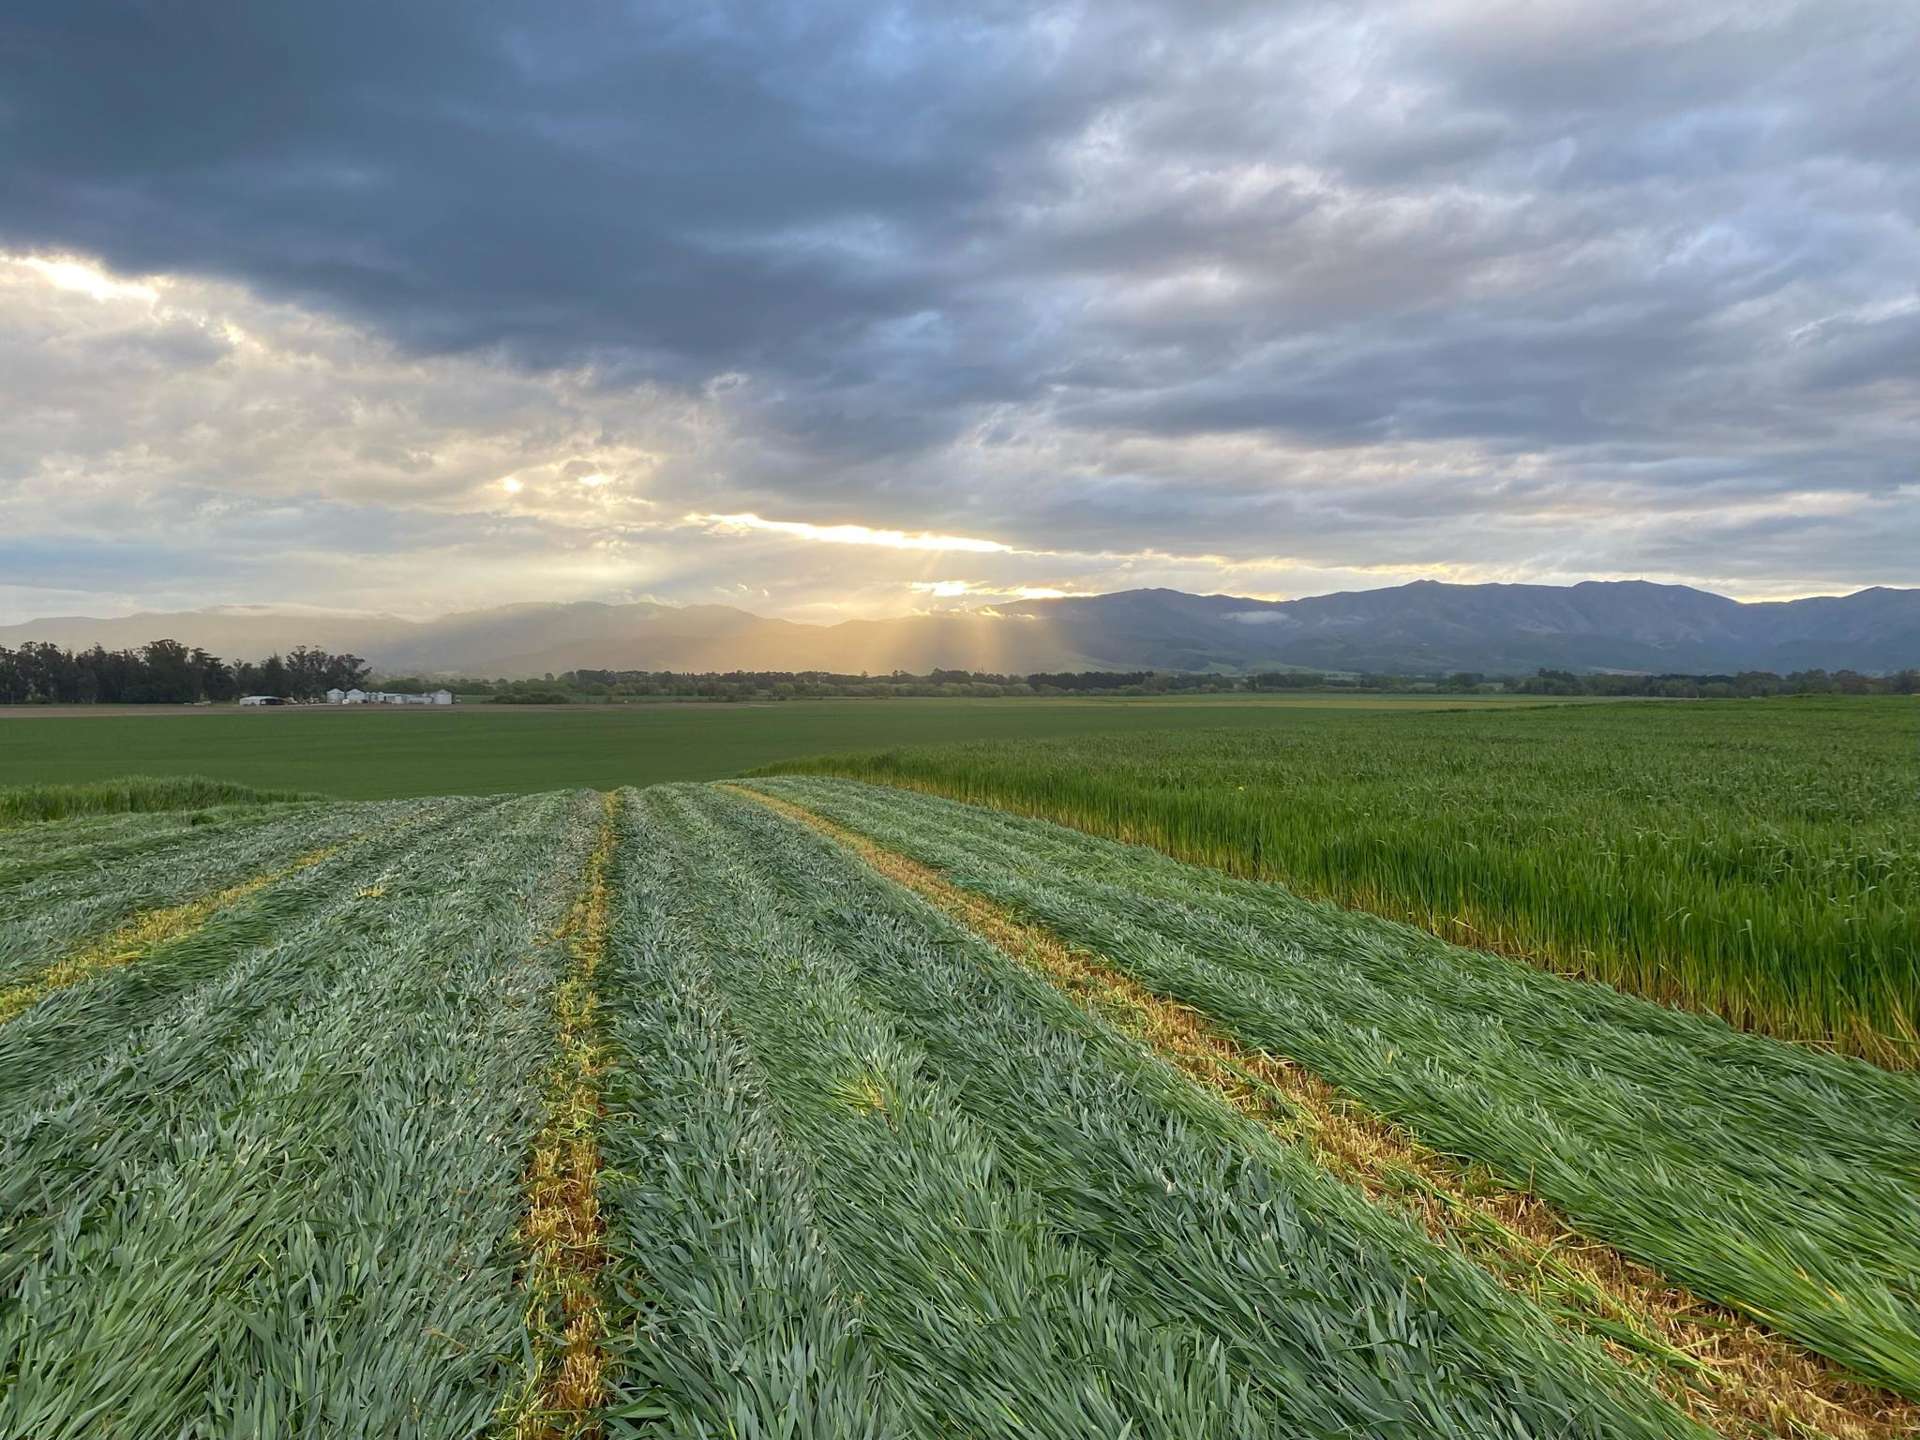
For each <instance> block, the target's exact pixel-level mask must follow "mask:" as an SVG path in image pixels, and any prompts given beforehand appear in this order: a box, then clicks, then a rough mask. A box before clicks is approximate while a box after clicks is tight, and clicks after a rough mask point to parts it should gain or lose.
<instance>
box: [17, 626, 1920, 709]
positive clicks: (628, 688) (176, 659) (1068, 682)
mask: <svg viewBox="0 0 1920 1440" xmlns="http://www.w3.org/2000/svg"><path fill="white" fill-rule="evenodd" d="M370 673H371V667H370V666H369V665H368V663H367V662H366V661H365V660H363V659H362V658H361V657H359V656H358V655H336V654H333V653H331V652H329V651H326V650H323V649H318V648H316V647H313V646H307V645H300V646H296V647H295V648H294V649H292V650H290V651H288V652H287V653H286V654H285V655H278V654H275V655H269V656H268V657H267V658H266V659H264V660H261V661H259V662H257V663H256V662H252V661H244V660H243V661H237V662H232V663H229V662H228V661H225V660H222V659H221V658H220V657H219V656H217V655H213V654H210V653H208V652H207V651H206V650H203V649H200V648H199V647H198V646H194V647H188V646H186V645H183V644H181V643H180V642H179V641H177V640H155V641H152V642H151V643H149V644H146V645H142V646H140V647H139V648H138V649H134V650H107V649H105V648H104V647H102V646H99V645H96V646H94V647H93V648H92V649H91V650H65V649H62V648H61V647H59V646H57V645H52V644H47V643H45V642H32V641H30V642H28V643H27V644H24V645H22V646H20V648H19V649H17V650H9V649H7V648H6V647H4V646H0V704H4V705H34V704H47V705H94V704H99V705H127V704H136V705H137V704H166V705H192V704H198V703H200V702H202V701H212V702H221V701H231V700H236V699H238V698H239V697H240V696H242V695H277V696H280V697H282V698H284V699H288V700H318V699H320V698H321V697H322V696H323V695H325V694H326V692H327V691H328V690H330V689H335V688H338V689H341V690H350V689H352V688H354V687H355V686H364V685H365V684H366V683H367V680H368V676H369V674H370ZM380 683H381V686H382V688H384V689H388V690H395V691H412V692H419V691H421V690H430V689H436V688H438V687H440V686H442V685H445V686H446V687H447V688H448V689H451V690H454V691H457V692H459V693H461V694H465V695H473V696H484V697H487V698H490V699H492V700H493V701H494V702H495V703H497V704H519V705H542V704H567V703H570V702H573V701H577V700H583V699H584V700H602V701H610V702H619V701H624V700H640V699H690V700H719V701H729V700H733V701H738V700H819V699H848V698H857V699H884V698H887V697H915V696H920V697H938V698H945V699H968V698H973V699H992V698H1000V697H1009V696H1027V695H1116V696H1118V695H1171V694H1237V693H1238V694H1259V693H1263V692H1272V691H1300V690H1318V691H1366V692H1375V693H1388V694H1392V693H1434V692H1441V693H1456V694H1471V693H1475V692H1484V691H1495V692H1505V693H1509V694H1522V695H1615V696H1664V697H1672V698H1698V699H1719V698H1737V697H1759V696H1768V695H1886V694H1892V695H1914V694H1920V669H1906V670H1901V671H1897V672H1895V673H1893V674H1889V675H1864V674H1861V673H1860V672H1858V671H1855V670H1832V671H1828V670H1796V671H1794V672H1792V673H1791V674H1787V675H1776V674H1773V673H1772V672H1770V671H1763V670H1748V671H1742V672H1740V673H1739V674H1735V675H1677V674H1676V675H1591V674H1581V673H1578V672H1575V671H1572V670H1547V669H1542V670H1537V671H1535V672H1534V673H1533V674H1531V675H1526V676H1512V675H1484V674H1480V673H1477V672H1474V671H1456V672H1454V673H1452V674H1448V675H1390V674H1374V673H1366V674H1351V673H1341V672H1332V671H1320V670H1268V671H1261V672H1259V673H1257V674H1251V675H1225V674H1212V673H1201V672H1192V671H1164V670H1161V671H1155V670H1074V671H1034V672H1032V673H1030V674H1026V675H1011V674H1008V675H1003V674H998V673H994V672H991V671H983V670H938V669H936V670H930V671H928V672H927V673H926V674H924V675H916V674H912V673H910V672H908V671H904V670H896V671H894V672H892V673H891V674H887V675H844V674H838V673H835V672H832V671H826V670H799V671H795V670H729V671H707V672H698V673H696V672H688V671H673V670H589V669H581V670H569V671H567V672H565V673H564V674H561V675H557V676H556V675H547V676H545V677H544V678H542V679H539V680H507V679H487V678H482V677H465V678H456V679H446V678H441V677H431V678H419V677H398V678H388V679H383V680H382V681H381V682H380Z"/></svg>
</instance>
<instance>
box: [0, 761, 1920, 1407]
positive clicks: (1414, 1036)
mask: <svg viewBox="0 0 1920 1440" xmlns="http://www.w3.org/2000/svg"><path fill="white" fill-rule="evenodd" d="M42 813H44V814H48V815H52V816H55V817H63V818H48V819H33V818H31V817H32V816H33V815H36V814H42ZM0 825H4V826H5V827H6V828H0V947H3V948H0V1440H11V1437H20V1440H27V1437H31V1440H67V1437H75V1440H77V1437H90V1440H91V1437H100V1440H120V1437H127V1440H133V1437H140V1440H146V1437H154V1436H169V1437H216V1436H217V1437H237V1436H247V1437H265V1436H315V1437H321V1436H326V1437H332V1436H343V1435H365V1436H375V1435H377V1436H407V1437H414V1436H420V1437H493V1440H540V1437H560V1436H566V1437H598V1436H610V1437H631V1436H657V1437H669V1436H673V1437H679V1436H689V1437H691V1436H715V1437H719V1436H726V1437H742V1440H745V1437H756V1440H758V1437H769V1440H770V1437H793V1440H813V1437H821V1440H829V1437H830V1440H882V1437H888V1440H891V1437H936V1436H938V1437H947V1436H981V1437H987V1436H994V1437H998V1436H1010V1435H1020V1436H1031V1437H1038V1440H1052V1437H1075V1440H1077V1437H1085V1440H1113V1437H1128V1436H1131V1437H1142V1440H1147V1437H1168V1440H1173V1437H1179V1440H1189V1437H1222V1440H1227V1437H1232V1440H1240V1437H1275V1440H1279V1437H1328V1440H1331V1437H1381V1440H1414V1437H1428V1436H1433V1437H1457V1440H1484V1437H1512V1440H1522V1437H1528V1440H1531V1437H1565V1440H1580V1437H1594V1440H1600V1437H1674V1440H1679V1437H1706V1436H1710V1435H1715V1434H1718V1435H1725V1436H1733V1437H1758V1436H1765V1435H1781V1436H1821V1435H1825V1436H1830V1437H1833V1440H1891V1437H1894V1436H1899V1435H1907V1434H1911V1433H1914V1431H1915V1427H1916V1426H1920V1077H1916V1076H1915V1075H1913V1074H1911V1073H1905V1072H1900V1071H1895V1070H1889V1069H1886V1068H1882V1067H1877V1066H1875V1065H1872V1064H1869V1063H1867V1062H1865V1061H1863V1060H1859V1059H1853V1058H1847V1057H1842V1056H1836V1055H1831V1054H1823V1053H1817V1052H1814V1051H1812V1050H1809V1049H1807V1048H1804V1047H1800V1046H1795V1045H1791V1044H1787V1043H1783V1042H1781V1041H1778V1040H1775V1039H1771V1038H1767V1037H1763V1036H1758V1035H1752V1034H1742V1033H1739V1032H1736V1031H1735V1030H1733V1029H1731V1028H1729V1027H1728V1026H1726V1025H1725V1024H1724V1023H1722V1022H1721V1021H1719V1020H1717V1019H1713V1018H1707V1017H1702V1016H1697V1015H1692V1014H1687V1013H1682V1012H1678V1011H1673V1010H1668V1009H1664V1008H1662V1007H1659V1006H1656V1005H1654V1004H1652V1003H1649V1002H1647V1001H1645V1000H1641V999H1638V998H1634V997H1631V996H1627V995H1623V994H1620V993H1618V992H1616V991H1614V990H1612V989H1609V988H1607V987H1604V986H1601V985H1598V984H1594V983H1590V982H1585V981H1580V980H1576V979H1570V978H1566V977H1562V976H1557V975H1553V974H1550V973H1546V972H1543V971H1541V970H1539V969H1537V968H1534V967H1532V966H1529V965H1526V964H1524V963H1520V962H1517V961H1514V960H1510V959H1506V958H1502V957H1499V956H1496V955H1492V954H1489V953H1485V952H1480V951H1472V950H1465V949H1461V948H1458V947H1455V946H1452V945H1449V944H1447V943H1445V942H1443V941H1441V940H1439V939H1437V938H1435V937H1433V936H1431V935H1429V934H1427V933H1426V932H1424V931H1421V930H1418V929H1415V928H1412V927H1408V926H1404V925H1401V924H1397V923H1395V922H1392V921H1389V920H1386V919H1383V918H1380V917H1377V916H1373V915H1368V914H1361V913H1353V912H1348V911H1343V910H1339V909H1336V908H1334V907H1332V906H1329V905H1326V904H1322V903H1319V902H1314V901H1309V900H1304V899H1301V898H1299V897H1297V896H1295V895H1294V894H1292V893H1291V892H1289V891H1287V890H1284V889H1282V888H1280V887H1278V886H1276V885H1273V884H1271V883H1265V882H1261V881H1256V880H1249V879H1241V878H1234V877H1230V876H1227V875H1224V874H1222V873H1220V872H1219V871H1218V870H1215V869H1209V868H1205V867H1199V866H1193V865H1189V864H1185V863H1182V862H1180V861H1177V860H1175V859H1172V858H1169V857H1167V856H1165V855H1162V854H1159V853H1157V852H1154V851H1150V850H1145V849H1139V848H1134V847H1128V846H1124V845H1121V844H1118V843H1116V842H1114V841H1111V840H1107V839H1103V838H1099V837H1095V836H1089V835H1086V834H1083V833H1080V832H1078V831H1076V830H1072V829H1067V828H1063V827H1059V826H1056V825H1053V824H1050V823H1047V822H1044V821H1040V820H1035V819H1031V818H1026V817H1021V816H1016V815H1012V814H1009V813H1006V812H1000V811H992V810H985V809H980V808H976V807H972V806H967V805H962V804H958V803H955V802H953V801H949V800H946V799H943V798H939V797H936V796H930V795H925V794H919V793H913V792H902V791H898V790H883V789H880V788H877V787H874V786H870V785H866V784H863V783H860V782H856V781H850V780H844V779H835V778H826V777H815V776H805V777H787V778H773V779H762V780H753V781H748V782H740V783H738V784H726V785H714V784H683V785H663V786H653V787H650V788H645V789H635V788H621V789H612V790H607V791H605V792H604V793H601V792H595V791H592V790H557V791H548V792H544V793H536V794H527V795H517V796H497V795H496V796H489V797H448V798H437V799H403V800H391V801H381V802H371V803H343V802H338V801H320V800H311V799H299V798H290V797H288V796H286V795H248V794H246V793H245V792H241V791H236V790H232V789H225V790H216V791H205V790H200V789H196V788H193V787H187V788H184V789H181V790H178V791H174V792H169V791H168V790H167V789H166V788H165V787H157V786H156V787H142V786H138V785H134V786H126V787H120V788H118V789H114V788H110V787H108V788H101V789H98V790H92V791H89V792H87V793H86V794H75V793H67V794H65V795H55V794H52V793H48V794H47V795H45V796H43V797H41V798H40V799H39V800H37V801H33V802H31V803H29V802H28V800H27V799H25V798H24V797H16V803H15V805H14V811H13V818H12V819H8V820H0Z"/></svg>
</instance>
